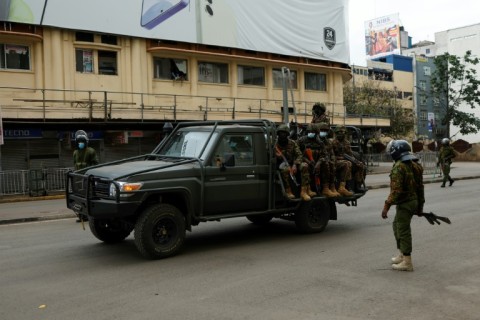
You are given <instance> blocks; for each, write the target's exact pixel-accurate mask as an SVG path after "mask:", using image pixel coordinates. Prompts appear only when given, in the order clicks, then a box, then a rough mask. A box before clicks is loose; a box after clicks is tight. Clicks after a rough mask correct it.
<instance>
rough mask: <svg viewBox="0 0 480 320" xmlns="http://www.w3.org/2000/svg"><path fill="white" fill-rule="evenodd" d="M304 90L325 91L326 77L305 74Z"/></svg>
mask: <svg viewBox="0 0 480 320" xmlns="http://www.w3.org/2000/svg"><path fill="white" fill-rule="evenodd" d="M305 90H317V91H327V75H326V74H323V73H309V72H305Z"/></svg>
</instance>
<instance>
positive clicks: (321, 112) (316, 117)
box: [311, 102, 330, 131]
mask: <svg viewBox="0 0 480 320" xmlns="http://www.w3.org/2000/svg"><path fill="white" fill-rule="evenodd" d="M326 111H327V107H325V104H323V103H321V102H317V103H315V104H314V105H313V107H312V116H313V118H312V121H311V123H313V124H315V127H316V128H317V130H318V131H320V129H319V128H318V126H319V125H320V124H321V123H326V124H327V125H329V126H330V118H329V117H328V116H327V114H326V113H325V112H326Z"/></svg>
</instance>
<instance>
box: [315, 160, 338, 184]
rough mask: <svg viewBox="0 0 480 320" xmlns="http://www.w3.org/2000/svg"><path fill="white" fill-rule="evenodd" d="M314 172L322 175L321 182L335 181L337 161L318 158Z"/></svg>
mask: <svg viewBox="0 0 480 320" xmlns="http://www.w3.org/2000/svg"><path fill="white" fill-rule="evenodd" d="M314 174H315V175H317V176H320V183H321V184H322V185H324V184H332V183H335V162H333V161H329V160H322V159H320V160H318V161H317V164H316V165H315V168H314Z"/></svg>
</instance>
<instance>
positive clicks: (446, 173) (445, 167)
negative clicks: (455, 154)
mask: <svg viewBox="0 0 480 320" xmlns="http://www.w3.org/2000/svg"><path fill="white" fill-rule="evenodd" d="M450 165H451V163H450V162H445V163H444V164H443V165H442V172H443V184H445V183H446V182H447V181H449V180H451V179H452V178H450Z"/></svg>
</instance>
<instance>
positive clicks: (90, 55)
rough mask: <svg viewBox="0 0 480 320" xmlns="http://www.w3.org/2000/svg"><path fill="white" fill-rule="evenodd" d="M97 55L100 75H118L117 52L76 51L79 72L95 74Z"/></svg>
mask: <svg viewBox="0 0 480 320" xmlns="http://www.w3.org/2000/svg"><path fill="white" fill-rule="evenodd" d="M95 55H96V56H97V61H98V74H105V75H117V74H118V70H117V53H116V52H115V51H105V50H98V51H96V50H91V49H75V64H76V70H77V72H82V73H94V71H95V69H94V61H95Z"/></svg>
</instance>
